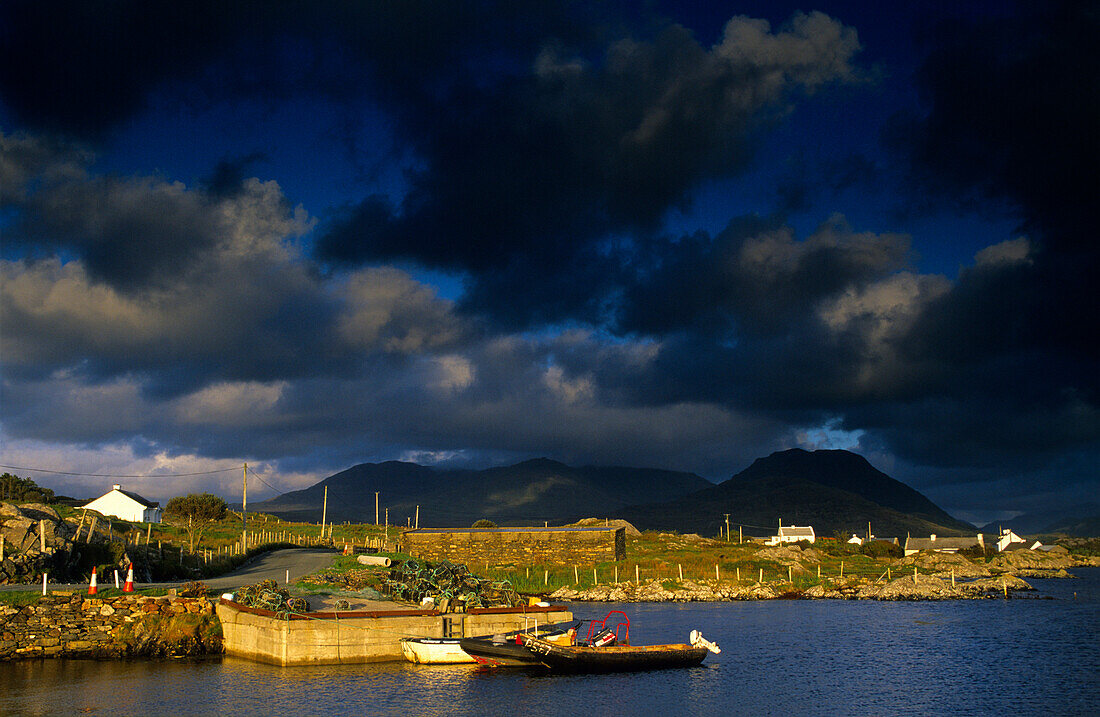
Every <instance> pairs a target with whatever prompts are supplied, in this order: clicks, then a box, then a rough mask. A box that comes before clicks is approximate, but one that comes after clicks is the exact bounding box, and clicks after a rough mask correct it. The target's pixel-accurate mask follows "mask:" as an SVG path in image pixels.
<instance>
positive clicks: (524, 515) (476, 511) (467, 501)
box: [249, 458, 713, 527]
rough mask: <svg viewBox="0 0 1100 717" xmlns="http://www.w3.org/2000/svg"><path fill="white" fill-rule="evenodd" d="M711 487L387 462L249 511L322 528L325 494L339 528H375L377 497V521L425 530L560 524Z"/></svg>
mask: <svg viewBox="0 0 1100 717" xmlns="http://www.w3.org/2000/svg"><path fill="white" fill-rule="evenodd" d="M711 485H713V484H712V483H710V482H709V481H707V480H706V479H704V478H701V477H699V476H697V475H695V474H694V473H681V472H676V471H666V470H655V469H648V468H619V467H596V466H586V467H581V468H573V467H570V466H567V465H565V464H563V463H558V462H557V461H552V460H548V459H545V458H539V459H535V460H529V461H524V462H522V463H517V464H516V465H512V466H505V467H500V468H488V469H485V470H468V469H460V470H456V469H441V468H430V467H426V466H421V465H417V464H415V463H402V462H398V461H389V462H386V463H363V464H360V465H357V466H353V467H352V468H348V469H347V470H345V471H341V472H340V473H336V474H334V475H332V476H329V477H328V478H325V479H324V480H323V481H321V482H320V483H317V484H315V485H312V486H310V487H309V488H306V489H304V490H299V491H294V492H292V493H286V494H284V495H281V496H279V497H277V498H273V499H271V500H267V501H263V502H260V503H254V504H251V505H250V506H249V507H250V508H251V509H252V510H255V511H258V512H263V513H271V514H273V515H278V516H280V517H282V518H285V519H289V520H308V521H313V522H317V521H320V519H321V512H322V502H323V500H324V491H325V488H326V487H327V488H328V519H329V520H330V521H336V522H342V521H345V520H346V521H351V522H357V523H358V522H373V521H374V493H375V491H377V492H378V493H379V509H380V510H379V515H380V517H381V514H382V512H383V511H384V509H385V508H387V507H388V508H389V517H390V523H391V524H400V525H404V524H405V523H406V519H414V518H415V514H416V508H417V506H420V525H421V526H425V527H427V526H431V527H469V526H470V525H471V524H472V523H473V522H474V521H476V520H478V519H480V518H488V519H489V520H492V521H494V522H495V523H497V524H498V525H539V524H540V523H543V522H544V521H545V522H549V523H551V524H557V525H560V524H562V523H567V522H573V521H576V520H578V519H580V518H585V517H590V516H607V515H610V514H611V513H612V512H613V511H615V510H617V509H619V508H622V507H623V506H626V505H630V504H633V503H642V502H663V501H669V500H673V499H675V498H678V497H681V496H684V495H687V494H689V493H693V492H697V491H699V490H701V489H703V488H706V487H707V486H711Z"/></svg>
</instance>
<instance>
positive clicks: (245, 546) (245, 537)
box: [241, 463, 248, 553]
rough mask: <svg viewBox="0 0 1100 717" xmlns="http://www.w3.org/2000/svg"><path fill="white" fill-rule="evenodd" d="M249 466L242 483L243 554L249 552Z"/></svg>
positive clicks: (245, 470)
mask: <svg viewBox="0 0 1100 717" xmlns="http://www.w3.org/2000/svg"><path fill="white" fill-rule="evenodd" d="M247 511H248V464H247V463H245V464H244V477H243V479H242V481H241V553H244V552H245V551H246V550H248V518H247V517H246V514H247Z"/></svg>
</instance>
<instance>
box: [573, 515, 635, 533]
mask: <svg viewBox="0 0 1100 717" xmlns="http://www.w3.org/2000/svg"><path fill="white" fill-rule="evenodd" d="M594 525H608V526H610V527H612V528H626V534H627V535H631V536H638V535H641V534H642V532H641V531H640V530H638V529H637V528H635V527H634V526H633V525H631V524H630V523H628V522H627V521H625V520H618V519H615V520H605V519H604V518H582V519H580V520H578V521H577V522H576V523H572V524H570V525H569V526H565V527H576V528H587V527H591V526H594Z"/></svg>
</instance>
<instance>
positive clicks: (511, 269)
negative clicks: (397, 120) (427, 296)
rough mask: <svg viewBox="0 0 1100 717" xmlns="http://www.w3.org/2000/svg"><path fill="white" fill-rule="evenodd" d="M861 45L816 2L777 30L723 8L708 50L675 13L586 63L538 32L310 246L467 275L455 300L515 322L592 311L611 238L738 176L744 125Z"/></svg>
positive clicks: (840, 68) (452, 103) (842, 77)
mask: <svg viewBox="0 0 1100 717" xmlns="http://www.w3.org/2000/svg"><path fill="white" fill-rule="evenodd" d="M858 48H859V45H858V41H857V39H856V35H855V33H854V31H852V30H851V29H850V28H845V27H843V26H842V25H840V24H839V23H837V22H835V21H833V20H831V19H830V18H828V17H826V16H824V15H821V14H819V13H815V14H812V15H796V16H795V17H794V18H793V20H792V21H791V23H790V25H789V26H787V27H784V28H782V29H780V30H777V31H775V32H774V33H773V32H772V31H771V28H770V27H769V26H768V25H767V23H765V22H763V21H756V20H749V19H747V18H734V19H733V20H731V21H730V22H729V23H728V24H727V26H726V29H725V33H724V36H723V38H722V39H721V41H720V42H719V43H718V44H716V45H715V46H714V47H712V48H704V47H702V46H701V45H700V44H699V43H698V42H697V41H696V40H695V38H694V37H693V36H692V34H691V33H690V32H689V31H688V30H686V29H685V28H682V27H679V26H675V25H673V26H670V27H667V28H666V29H664V30H663V31H661V32H660V33H659V34H658V36H657V37H656V38H655V39H653V40H634V39H623V40H619V41H617V42H614V43H612V44H611V45H610V46H609V47H608V48H607V49H606V51H605V52H604V53H603V54H602V56H598V57H596V58H594V59H592V60H589V59H586V58H584V57H583V56H578V55H575V54H571V53H569V51H568V50H567V49H564V48H562V47H560V46H558V45H555V44H547V45H546V46H545V47H543V49H542V51H541V53H540V54H539V56H538V57H537V58H535V59H534V62H533V66H532V68H531V69H532V71H531V72H529V73H527V74H525V75H521V76H517V77H511V78H507V79H506V80H504V81H502V82H498V83H494V84H491V85H489V86H487V87H484V86H480V85H478V84H474V83H471V84H469V85H464V86H459V87H456V88H454V89H453V91H452V92H451V93H450V94H449V95H448V96H447V97H446V98H445V100H446V101H445V102H444V103H441V104H440V105H438V106H435V107H432V108H430V111H431V122H430V123H422V124H416V123H414V126H413V129H412V130H411V131H410V135H411V142H412V143H413V144H414V146H415V147H416V149H417V152H418V154H419V156H420V157H422V159H423V162H424V169H423V170H422V171H420V172H418V173H416V174H414V175H413V177H412V179H411V188H410V191H409V192H408V194H407V195H406V196H405V197H404V198H403V200H402V201H401V202H400V205H399V206H389V205H388V203H387V202H385V201H382V200H380V199H379V198H378V197H370V198H368V199H367V200H365V201H364V202H363V204H361V205H360V206H359V207H357V208H355V209H354V210H353V211H352V212H350V213H349V214H348V215H347V216H346V217H345V218H344V220H343V221H341V222H337V223H336V224H335V225H334V226H333V227H331V228H330V229H329V230H328V231H327V233H326V234H325V235H324V237H323V238H322V240H321V243H320V254H321V255H322V256H324V257H328V258H331V259H336V260H341V261H350V262H354V261H356V260H360V261H361V260H367V259H394V258H405V259H414V260H417V261H420V262H422V263H425V264H427V265H429V266H437V267H444V268H450V269H461V270H466V271H469V272H471V273H472V275H473V277H474V282H473V286H472V290H471V293H470V295H469V296H468V297H467V299H466V305H467V306H468V307H471V308H474V309H476V310H479V311H484V312H488V313H495V314H497V315H498V317H499V318H503V319H504V320H505V321H507V322H509V323H513V324H516V323H518V324H520V325H522V324H524V323H532V322H534V323H537V322H541V321H552V320H554V319H560V318H563V317H569V316H578V315H579V316H584V317H585V318H590V319H591V318H593V316H594V311H595V308H596V307H598V305H599V303H600V301H601V299H603V298H605V297H604V293H605V292H607V291H608V288H609V285H614V282H615V280H616V278H617V277H616V272H615V271H614V269H613V267H614V265H615V264H623V263H629V261H630V254H631V251H630V247H629V246H626V247H623V246H620V245H619V244H618V242H620V241H623V238H624V237H627V236H631V235H639V234H641V235H644V234H646V233H648V232H650V231H652V230H653V229H654V228H655V227H656V226H657V224H658V222H659V221H660V220H661V218H662V217H663V215H664V212H665V211H667V210H668V209H669V208H670V207H672V206H676V205H680V204H684V203H686V202H688V201H689V193H690V191H691V190H692V189H694V188H696V187H697V186H699V184H700V183H701V182H702V181H704V180H706V179H707V178H712V177H719V176H728V175H730V174H734V173H736V172H738V171H739V170H741V169H742V168H743V167H744V166H745V164H746V162H747V161H748V159H749V157H750V156H751V154H752V151H751V145H750V141H749V140H750V137H751V136H752V133H753V131H754V130H758V129H761V128H763V127H764V126H766V125H767V124H768V122H769V121H771V120H773V119H774V118H775V117H776V116H777V115H778V114H780V113H782V112H783V111H784V110H785V108H786V103H787V102H788V101H789V100H790V98H791V97H792V95H793V94H795V93H797V92H808V91H813V90H816V89H818V88H819V87H821V86H822V85H825V84H827V83H830V82H839V81H847V80H851V79H853V77H854V75H855V70H854V68H853V67H852V65H851V64H850V63H851V60H852V58H853V56H854V54H855V53H856V51H857V50H858ZM626 244H628V245H629V242H626ZM586 269H587V270H586ZM578 272H579V275H578ZM601 276H602V280H601ZM520 288H522V289H523V290H522V291H518V289H520ZM563 288H565V289H566V291H564V292H563V291H562V289H563Z"/></svg>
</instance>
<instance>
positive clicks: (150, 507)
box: [84, 483, 161, 523]
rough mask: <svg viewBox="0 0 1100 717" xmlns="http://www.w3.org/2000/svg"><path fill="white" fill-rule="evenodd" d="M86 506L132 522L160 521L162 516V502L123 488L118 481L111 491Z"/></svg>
mask: <svg viewBox="0 0 1100 717" xmlns="http://www.w3.org/2000/svg"><path fill="white" fill-rule="evenodd" d="M84 507H85V508H87V509H88V510H94V511H97V512H98V513H101V514H103V515H112V516H114V517H116V518H121V519H123V520H128V521H130V522H131V523H159V522H160V518H161V509H160V503H158V502H156V501H153V500H148V499H147V498H143V497H141V496H140V495H138V494H137V493H132V492H130V491H128V490H122V486H121V485H119V484H118V483H116V484H115V485H113V486H111V492H110V493H104V494H103V495H101V496H99V497H98V498H96V499H95V500H93V501H92V502H91V503H88V504H87V505H85V506H84Z"/></svg>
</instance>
